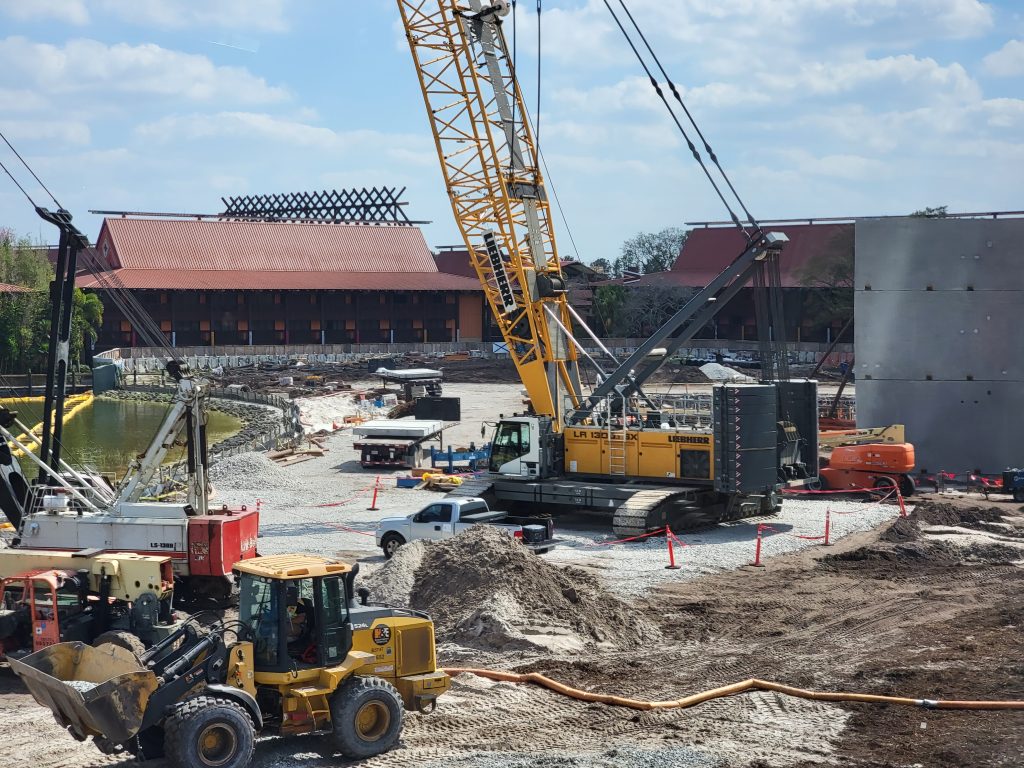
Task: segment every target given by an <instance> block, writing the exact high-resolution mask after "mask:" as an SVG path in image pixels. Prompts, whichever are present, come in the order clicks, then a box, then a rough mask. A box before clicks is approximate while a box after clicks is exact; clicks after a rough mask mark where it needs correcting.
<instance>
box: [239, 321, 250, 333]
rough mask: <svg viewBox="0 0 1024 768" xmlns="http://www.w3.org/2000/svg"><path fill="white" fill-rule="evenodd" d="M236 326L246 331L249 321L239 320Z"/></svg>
mask: <svg viewBox="0 0 1024 768" xmlns="http://www.w3.org/2000/svg"><path fill="white" fill-rule="evenodd" d="M237 327H238V330H240V331H248V330H249V321H248V320H239V321H238V326H237Z"/></svg>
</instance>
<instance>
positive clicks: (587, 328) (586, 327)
mask: <svg viewBox="0 0 1024 768" xmlns="http://www.w3.org/2000/svg"><path fill="white" fill-rule="evenodd" d="M565 306H566V308H567V309H568V310H569V314H571V315H572V316H573V317H574V318H576V322H577V323H579V324H580V325H581V326H583V330H585V331H586V332H587V335H588V336H590V338H591V339H593V340H594V342H595V343H596V344H597V346H599V347H600V348H601V351H602V352H604V353H605V354H606V355H608V357H610V358H611V359H612V362H613V363H615V364H616V365H618V364H619V361H618V359H616V357H615V355H613V354H612V352H611V350H610V349H608V347H606V346H605V345H604V342H602V341H601V340H600V339H599V338H597V334H595V333H594V332H593V331H592V330H590V326H589V325H587V324H586V323H585V322H584V321H583V318H582V317H580V314H579V312H577V311H576V310H575V309H573V307H572V304H570V303H569V302H565Z"/></svg>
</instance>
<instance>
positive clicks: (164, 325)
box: [160, 320, 171, 333]
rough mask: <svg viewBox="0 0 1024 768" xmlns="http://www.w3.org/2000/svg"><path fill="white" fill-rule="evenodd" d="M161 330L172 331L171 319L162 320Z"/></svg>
mask: <svg viewBox="0 0 1024 768" xmlns="http://www.w3.org/2000/svg"><path fill="white" fill-rule="evenodd" d="M160 330H161V331H163V332H164V333H170V332H171V321H170V320H161V321H160Z"/></svg>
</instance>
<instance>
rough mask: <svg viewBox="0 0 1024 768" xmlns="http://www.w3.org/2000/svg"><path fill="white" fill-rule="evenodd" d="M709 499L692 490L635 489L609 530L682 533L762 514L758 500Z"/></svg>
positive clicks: (632, 533) (634, 533)
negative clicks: (668, 529) (724, 500)
mask: <svg viewBox="0 0 1024 768" xmlns="http://www.w3.org/2000/svg"><path fill="white" fill-rule="evenodd" d="M708 501H709V500H708V499H707V498H706V494H702V493H700V492H699V491H695V490H694V489H682V490H673V489H664V490H647V491H638V492H637V493H635V494H633V495H632V496H630V497H629V498H628V499H627V500H626V501H624V502H623V503H622V505H621V506H619V507H618V509H616V510H615V515H614V517H613V519H612V529H613V530H614V532H615V534H616V535H618V536H640V535H642V534H644V533H649V532H651V531H656V530H658V529H660V528H664V527H665V526H666V525H667V526H669V527H670V528H671V529H672V531H673V532H675V533H682V532H684V531H693V530H698V529H700V528H707V527H708V526H711V525H715V524H717V523H723V522H729V521H733V520H742V519H743V518H747V517H756V516H758V515H763V514H765V511H764V510H763V509H762V504H761V502H760V501H759V500H754V499H751V500H749V501H736V502H735V503H734V504H731V505H724V504H720V503H719V504H715V503H708Z"/></svg>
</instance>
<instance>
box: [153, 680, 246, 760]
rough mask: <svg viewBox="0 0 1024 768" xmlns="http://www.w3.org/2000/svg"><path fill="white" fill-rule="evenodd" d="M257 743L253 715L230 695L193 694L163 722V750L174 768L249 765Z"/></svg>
mask: <svg viewBox="0 0 1024 768" xmlns="http://www.w3.org/2000/svg"><path fill="white" fill-rule="evenodd" d="M255 747H256V729H255V728H254V727H253V724H252V718H250V717H249V713H248V712H246V711H245V709H243V708H242V707H241V706H240V705H239V704H236V703H235V702H233V701H228V700H227V699H220V698H216V697H214V696H193V697H192V698H191V699H186V700H185V701H184V702H182V703H181V704H179V705H178V706H177V707H175V709H174V711H173V712H172V713H171V714H170V715H169V716H168V717H167V720H166V722H165V723H164V754H165V755H166V756H167V762H168V763H169V764H170V765H171V766H173V768H246V766H248V765H249V762H250V761H251V760H252V755H253V750H254V749H255Z"/></svg>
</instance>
